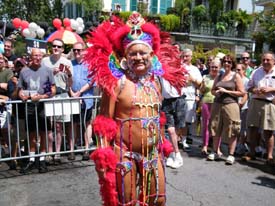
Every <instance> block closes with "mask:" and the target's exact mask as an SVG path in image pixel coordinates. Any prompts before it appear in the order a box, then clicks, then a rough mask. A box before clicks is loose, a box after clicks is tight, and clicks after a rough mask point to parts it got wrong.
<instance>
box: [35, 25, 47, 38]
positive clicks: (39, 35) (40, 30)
mask: <svg viewBox="0 0 275 206" xmlns="http://www.w3.org/2000/svg"><path fill="white" fill-rule="evenodd" d="M36 33H37V36H38V37H39V38H43V37H44V35H45V31H44V29H42V28H41V27H39V28H38V29H37V31H36Z"/></svg>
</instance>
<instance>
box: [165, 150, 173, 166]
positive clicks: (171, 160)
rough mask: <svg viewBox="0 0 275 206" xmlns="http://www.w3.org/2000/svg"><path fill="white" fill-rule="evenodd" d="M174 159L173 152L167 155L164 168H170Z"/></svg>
mask: <svg viewBox="0 0 275 206" xmlns="http://www.w3.org/2000/svg"><path fill="white" fill-rule="evenodd" d="M174 159H175V152H171V154H170V155H169V157H168V158H167V160H166V166H167V167H172V165H173V164H174Z"/></svg>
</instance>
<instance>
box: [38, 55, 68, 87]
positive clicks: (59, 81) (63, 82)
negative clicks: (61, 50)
mask: <svg viewBox="0 0 275 206" xmlns="http://www.w3.org/2000/svg"><path fill="white" fill-rule="evenodd" d="M60 64H64V65H65V66H69V68H70V71H71V73H72V71H73V65H72V62H71V61H70V60H68V59H67V58H65V57H63V56H61V57H60V59H59V60H57V61H56V62H53V61H52V60H51V56H49V57H45V58H43V59H42V62H41V66H42V67H46V68H49V69H51V70H52V71H53V69H55V68H58V67H59V65H60ZM54 80H55V84H56V86H57V87H60V88H62V89H64V90H68V89H69V88H68V85H67V82H68V75H67V74H65V73H64V72H58V73H57V74H55V75H54Z"/></svg>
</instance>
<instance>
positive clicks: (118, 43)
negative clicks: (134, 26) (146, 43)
mask: <svg viewBox="0 0 275 206" xmlns="http://www.w3.org/2000/svg"><path fill="white" fill-rule="evenodd" d="M130 30H131V28H130V27H129V26H127V25H125V26H123V27H121V28H119V29H118V30H117V31H116V32H115V33H114V34H113V35H112V42H113V45H114V47H113V49H114V51H116V53H117V54H118V55H120V56H123V55H124V48H123V45H122V40H123V39H124V38H125V37H126V36H127V34H128V33H129V32H130Z"/></svg>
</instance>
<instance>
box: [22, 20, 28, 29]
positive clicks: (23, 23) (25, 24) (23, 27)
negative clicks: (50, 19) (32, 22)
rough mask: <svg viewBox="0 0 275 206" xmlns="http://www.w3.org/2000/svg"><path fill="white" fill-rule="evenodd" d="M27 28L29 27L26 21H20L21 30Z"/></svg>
mask: <svg viewBox="0 0 275 206" xmlns="http://www.w3.org/2000/svg"><path fill="white" fill-rule="evenodd" d="M28 27H29V22H28V21H25V20H23V21H21V29H22V31H23V30H24V29H26V28H28Z"/></svg>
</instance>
